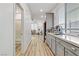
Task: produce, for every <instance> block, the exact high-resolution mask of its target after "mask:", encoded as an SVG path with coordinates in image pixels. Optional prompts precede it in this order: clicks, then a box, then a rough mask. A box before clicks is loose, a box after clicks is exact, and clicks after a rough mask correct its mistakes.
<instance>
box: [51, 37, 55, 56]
mask: <svg viewBox="0 0 79 59" xmlns="http://www.w3.org/2000/svg"><path fill="white" fill-rule="evenodd" d="M51 50H52V52H53V54H54V55H55V37H54V36H51Z"/></svg>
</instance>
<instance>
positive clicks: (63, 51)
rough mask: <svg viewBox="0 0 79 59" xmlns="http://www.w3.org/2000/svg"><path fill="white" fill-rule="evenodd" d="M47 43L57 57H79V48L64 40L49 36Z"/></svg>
mask: <svg viewBox="0 0 79 59" xmlns="http://www.w3.org/2000/svg"><path fill="white" fill-rule="evenodd" d="M46 41H47V43H48V45H49V48H51V50H52V52H53V54H54V55H55V56H79V47H77V46H75V45H73V44H71V43H70V42H67V41H64V40H62V38H58V37H55V36H54V35H51V34H47V40H46Z"/></svg>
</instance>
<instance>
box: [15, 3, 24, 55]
mask: <svg viewBox="0 0 79 59" xmlns="http://www.w3.org/2000/svg"><path fill="white" fill-rule="evenodd" d="M15 36H16V39H15V51H16V55H17V56H20V55H21V54H22V39H23V9H22V8H21V6H20V5H19V4H16V21H15Z"/></svg>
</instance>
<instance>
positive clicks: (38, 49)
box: [25, 35, 53, 56]
mask: <svg viewBox="0 0 79 59" xmlns="http://www.w3.org/2000/svg"><path fill="white" fill-rule="evenodd" d="M42 39H43V38H42V36H38V35H33V36H32V41H31V43H30V44H29V47H28V49H27V50H26V54H25V55H26V56H53V53H52V52H51V50H50V49H49V47H48V46H47V44H46V43H44V42H43V41H42Z"/></svg>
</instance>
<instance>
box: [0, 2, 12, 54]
mask: <svg viewBox="0 0 79 59" xmlns="http://www.w3.org/2000/svg"><path fill="white" fill-rule="evenodd" d="M0 55H13V4H8V3H5V4H3V3H2V4H0Z"/></svg>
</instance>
